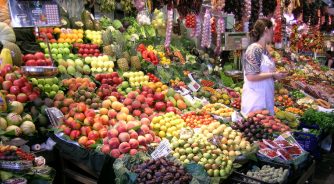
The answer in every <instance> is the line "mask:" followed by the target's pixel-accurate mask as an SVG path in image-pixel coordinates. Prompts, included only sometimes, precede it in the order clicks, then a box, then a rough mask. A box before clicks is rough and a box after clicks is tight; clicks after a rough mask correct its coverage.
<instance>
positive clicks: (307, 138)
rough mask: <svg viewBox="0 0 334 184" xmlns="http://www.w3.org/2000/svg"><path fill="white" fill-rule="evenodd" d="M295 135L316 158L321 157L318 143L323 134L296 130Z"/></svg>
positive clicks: (300, 143)
mask: <svg viewBox="0 0 334 184" xmlns="http://www.w3.org/2000/svg"><path fill="white" fill-rule="evenodd" d="M293 136H294V138H295V139H296V140H297V142H298V144H299V145H300V146H301V147H302V148H303V149H304V150H305V151H308V152H309V153H310V154H311V155H313V156H314V157H315V158H316V159H320V158H321V153H320V149H318V144H319V141H320V140H321V134H320V135H314V134H312V133H306V132H294V133H293Z"/></svg>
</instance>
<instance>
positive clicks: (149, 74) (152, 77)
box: [147, 73, 160, 82]
mask: <svg viewBox="0 0 334 184" xmlns="http://www.w3.org/2000/svg"><path fill="white" fill-rule="evenodd" d="M147 75H148V77H149V81H150V82H160V79H159V78H158V77H157V76H155V75H154V74H152V73H147Z"/></svg>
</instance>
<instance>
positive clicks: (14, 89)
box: [9, 86, 20, 95]
mask: <svg viewBox="0 0 334 184" xmlns="http://www.w3.org/2000/svg"><path fill="white" fill-rule="evenodd" d="M9 91H10V93H11V94H14V95H18V94H19V93H20V88H19V87H17V86H12V87H10V90H9Z"/></svg>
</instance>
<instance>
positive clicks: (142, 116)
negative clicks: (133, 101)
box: [140, 113, 148, 119]
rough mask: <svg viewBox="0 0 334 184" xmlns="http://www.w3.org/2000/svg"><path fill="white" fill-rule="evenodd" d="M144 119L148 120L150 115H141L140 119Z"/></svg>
mask: <svg viewBox="0 0 334 184" xmlns="http://www.w3.org/2000/svg"><path fill="white" fill-rule="evenodd" d="M143 118H148V115H147V114H145V113H143V114H141V115H140V119H143Z"/></svg>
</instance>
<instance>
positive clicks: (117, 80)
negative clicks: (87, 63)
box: [95, 72, 123, 86]
mask: <svg viewBox="0 0 334 184" xmlns="http://www.w3.org/2000/svg"><path fill="white" fill-rule="evenodd" d="M95 79H96V80H97V81H99V82H100V83H101V84H108V85H111V86H118V85H119V84H121V83H122V82H123V80H122V78H121V77H120V76H119V75H118V73H117V72H112V73H108V74H96V75H95Z"/></svg>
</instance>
